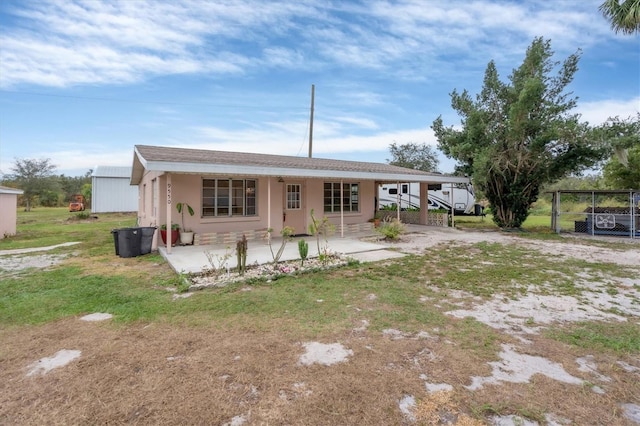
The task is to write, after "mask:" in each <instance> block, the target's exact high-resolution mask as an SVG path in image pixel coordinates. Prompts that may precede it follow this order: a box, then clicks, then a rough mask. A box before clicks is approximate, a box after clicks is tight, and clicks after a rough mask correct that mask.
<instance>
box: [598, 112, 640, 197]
mask: <svg viewBox="0 0 640 426" xmlns="http://www.w3.org/2000/svg"><path fill="white" fill-rule="evenodd" d="M596 133H597V135H598V137H599V138H600V139H601V140H602V142H603V144H605V146H607V147H608V148H609V149H610V151H611V152H612V155H611V158H610V159H609V160H608V161H607V163H606V164H605V166H604V168H603V174H604V178H605V182H606V184H607V185H608V186H609V187H611V188H615V189H638V188H640V113H638V114H636V116H635V117H628V118H626V119H621V118H619V117H612V118H609V119H608V120H607V121H606V122H604V123H603V124H602V125H601V126H599V127H598V128H597V129H596Z"/></svg>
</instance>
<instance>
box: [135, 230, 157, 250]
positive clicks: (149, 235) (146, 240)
mask: <svg viewBox="0 0 640 426" xmlns="http://www.w3.org/2000/svg"><path fill="white" fill-rule="evenodd" d="M139 229H140V234H141V237H140V254H149V253H151V246H152V245H153V234H154V233H155V232H156V227H155V226H143V227H142V228H139Z"/></svg>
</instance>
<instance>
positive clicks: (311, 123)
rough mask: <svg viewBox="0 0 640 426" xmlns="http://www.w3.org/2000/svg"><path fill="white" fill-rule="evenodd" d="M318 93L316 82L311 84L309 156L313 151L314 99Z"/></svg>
mask: <svg viewBox="0 0 640 426" xmlns="http://www.w3.org/2000/svg"><path fill="white" fill-rule="evenodd" d="M315 93H316V86H315V84H312V85H311V118H310V119H309V158H311V156H312V155H311V154H312V152H313V100H314V97H315Z"/></svg>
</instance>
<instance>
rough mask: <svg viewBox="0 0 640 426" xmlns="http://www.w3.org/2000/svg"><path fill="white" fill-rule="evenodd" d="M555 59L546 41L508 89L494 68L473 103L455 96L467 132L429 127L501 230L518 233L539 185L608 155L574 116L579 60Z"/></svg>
mask: <svg viewBox="0 0 640 426" xmlns="http://www.w3.org/2000/svg"><path fill="white" fill-rule="evenodd" d="M553 54H554V52H553V51H552V50H551V42H550V41H549V40H544V39H543V38H536V39H534V40H533V42H532V44H531V45H530V46H529V48H528V49H527V53H526V55H525V58H524V61H523V63H522V65H520V66H519V67H518V68H516V69H514V70H513V72H512V73H511V75H510V76H509V79H508V82H503V81H501V80H500V78H499V76H498V71H497V69H496V66H495V63H494V62H493V61H490V62H489V64H488V65H487V68H486V71H485V75H484V82H483V87H482V90H481V92H480V93H479V94H477V95H476V96H475V99H474V98H472V96H471V95H470V94H469V93H468V92H467V90H464V91H463V92H462V93H458V92H457V91H456V90H454V91H453V92H452V93H451V106H452V107H453V109H454V110H455V111H456V112H457V113H458V115H460V116H461V118H462V120H461V121H462V128H461V129H460V130H458V129H455V128H454V127H453V126H451V127H446V126H445V125H444V123H443V121H442V117H438V118H437V119H436V120H435V121H434V122H433V125H432V128H433V130H434V132H435V134H436V137H437V139H438V147H439V148H440V149H441V150H442V151H443V152H444V153H445V155H447V156H448V157H451V158H454V159H456V160H458V162H459V164H458V168H459V169H460V170H462V171H463V172H465V173H466V174H468V175H469V176H471V177H472V179H473V182H474V183H475V185H476V186H477V188H478V189H480V190H481V191H482V192H483V193H484V194H485V196H486V197H487V199H488V200H489V203H490V204H491V208H492V212H493V220H494V221H495V222H496V224H497V225H498V226H499V227H501V228H519V227H520V225H521V224H522V222H524V220H525V219H526V218H527V216H528V215H529V209H530V207H531V204H532V203H533V202H535V201H536V200H537V198H538V194H539V191H540V188H541V187H542V185H544V184H547V183H551V182H553V181H555V180H558V179H560V178H562V177H563V176H565V175H568V174H570V173H577V172H580V171H581V170H583V169H585V168H588V167H591V166H593V165H594V164H595V163H596V162H597V161H599V160H600V159H601V158H602V157H603V155H604V151H603V149H602V147H600V146H599V145H598V144H597V143H596V142H595V140H594V139H595V138H594V135H593V132H592V129H591V128H590V127H589V126H588V124H586V123H581V122H579V116H578V115H577V114H572V113H571V110H572V109H573V108H574V107H575V105H576V99H575V98H573V97H572V96H571V93H567V92H565V90H566V88H567V86H568V85H569V83H571V81H572V80H573V76H574V74H575V73H576V71H577V70H578V61H579V52H577V53H575V54H572V55H570V56H569V57H568V58H566V59H565V60H564V61H563V62H562V63H560V62H557V61H554V60H553V59H552V57H553Z"/></svg>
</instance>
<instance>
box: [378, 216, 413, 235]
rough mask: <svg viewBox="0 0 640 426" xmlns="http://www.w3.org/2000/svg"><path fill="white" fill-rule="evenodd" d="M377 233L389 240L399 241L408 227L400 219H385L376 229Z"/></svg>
mask: <svg viewBox="0 0 640 426" xmlns="http://www.w3.org/2000/svg"><path fill="white" fill-rule="evenodd" d="M376 231H377V232H378V233H380V234H381V235H383V236H384V237H385V238H386V239H387V240H397V239H398V238H399V237H400V235H402V234H404V233H405V232H406V226H405V225H404V223H402V222H400V221H399V220H398V219H385V220H383V221H382V223H381V224H380V226H379V227H377V228H376Z"/></svg>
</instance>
